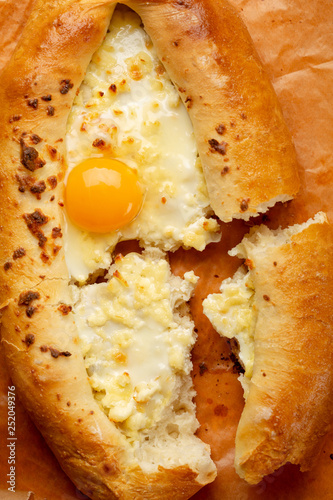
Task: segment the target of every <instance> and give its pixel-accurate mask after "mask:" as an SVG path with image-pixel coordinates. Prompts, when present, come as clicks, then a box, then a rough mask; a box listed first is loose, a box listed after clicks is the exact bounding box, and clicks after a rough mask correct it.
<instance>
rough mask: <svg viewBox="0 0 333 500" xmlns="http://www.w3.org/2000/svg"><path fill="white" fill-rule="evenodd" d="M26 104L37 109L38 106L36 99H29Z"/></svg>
mask: <svg viewBox="0 0 333 500" xmlns="http://www.w3.org/2000/svg"><path fill="white" fill-rule="evenodd" d="M28 106H30V108H33V109H37V108H38V99H29V100H28Z"/></svg>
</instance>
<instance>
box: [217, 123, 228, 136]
mask: <svg viewBox="0 0 333 500" xmlns="http://www.w3.org/2000/svg"><path fill="white" fill-rule="evenodd" d="M225 129H226V127H225V125H223V123H220V124H219V125H218V126H217V127H216V128H215V130H216V132H217V133H218V134H219V135H223V134H224V132H225Z"/></svg>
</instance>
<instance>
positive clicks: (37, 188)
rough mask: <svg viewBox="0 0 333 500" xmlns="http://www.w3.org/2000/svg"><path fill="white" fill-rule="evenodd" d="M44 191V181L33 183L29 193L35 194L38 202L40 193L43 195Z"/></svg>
mask: <svg viewBox="0 0 333 500" xmlns="http://www.w3.org/2000/svg"><path fill="white" fill-rule="evenodd" d="M45 189H46V184H45V182H44V181H38V182H35V183H34V184H33V185H32V186H31V187H30V192H31V193H32V194H36V195H37V198H38V199H39V200H40V198H41V197H40V195H41V193H44V191H45Z"/></svg>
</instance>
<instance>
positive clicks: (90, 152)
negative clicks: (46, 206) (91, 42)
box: [65, 6, 220, 283]
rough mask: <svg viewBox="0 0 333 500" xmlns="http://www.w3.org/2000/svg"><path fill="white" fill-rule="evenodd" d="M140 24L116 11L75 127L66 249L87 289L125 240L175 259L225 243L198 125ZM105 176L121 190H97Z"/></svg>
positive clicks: (78, 104)
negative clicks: (175, 254) (180, 252)
mask: <svg viewBox="0 0 333 500" xmlns="http://www.w3.org/2000/svg"><path fill="white" fill-rule="evenodd" d="M140 23H141V21H140V18H139V17H138V16H137V15H136V14H135V13H134V12H132V11H130V10H129V9H127V8H126V7H124V6H119V7H117V9H116V10H115V13H114V16H113V18H112V22H111V25H110V28H109V31H108V33H107V35H106V38H105V40H104V42H103V44H102V46H101V47H100V48H99V50H98V51H97V52H96V53H95V55H94V56H93V59H92V61H91V63H90V65H89V67H88V70H87V73H86V76H85V78H84V81H83V83H82V85H81V88H80V92H79V94H78V95H77V97H76V99H75V102H74V105H73V107H72V110H71V114H70V117H69V121H68V126H67V136H66V141H67V162H68V178H67V181H68V184H67V190H66V210H67V214H68V215H69V216H68V218H67V229H66V232H65V249H67V251H66V260H67V264H68V268H69V271H70V274H71V275H72V277H73V278H74V279H75V280H76V281H78V282H79V283H83V282H84V281H85V280H86V279H87V277H88V275H89V274H90V273H93V272H95V271H96V270H97V269H101V268H104V269H106V268H108V267H109V266H110V263H111V256H110V251H112V250H113V249H114V247H115V245H116V244H117V242H118V241H121V240H131V239H137V240H139V241H140V244H141V245H142V246H144V247H145V246H151V245H152V246H158V247H159V248H161V249H163V250H165V251H170V250H171V251H173V250H176V249H177V248H179V247H180V246H184V247H187V248H190V247H193V248H195V249H197V250H203V249H204V248H205V246H206V245H207V244H208V243H209V242H211V241H218V240H219V239H220V235H219V233H218V232H219V225H218V223H217V221H216V220H215V219H213V218H209V215H210V214H211V213H212V211H211V208H210V206H209V199H208V195H207V191H206V185H205V180H204V177H203V173H202V168H201V164H200V160H199V158H198V154H197V148H196V143H195V139H194V135H193V129H192V125H191V122H190V119H189V117H188V114H187V111H186V109H185V107H184V105H183V104H182V102H181V100H180V98H179V95H178V92H177V90H176V89H175V88H174V86H173V84H172V83H171V81H170V80H169V78H168V76H167V75H166V74H165V70H164V68H163V66H162V64H161V62H160V61H159V59H158V58H157V56H156V53H155V51H154V48H153V46H152V42H151V40H150V38H149V37H148V35H147V34H146V33H145V32H144V30H143V29H142V28H141V26H140ZM83 162H84V165H83V164H82V163H83ZM121 165H123V166H122V167H121ZM119 168H120V170H119ZM114 170H115V171H116V172H114ZM129 171H130V172H129ZM101 175H106V176H107V177H108V180H106V181H105V184H110V185H111V184H112V183H113V186H112V187H111V188H110V189H109V187H108V186H107V187H106V188H105V186H104V187H103V189H102V190H100V187H97V188H96V189H95V191H94V190H93V189H91V187H92V184H93V183H94V182H95V183H96V182H97V181H96V178H98V177H99V176H101ZM135 176H136V177H135ZM80 177H81V179H84V180H83V181H82V182H81V183H80V182H79V181H78V179H79V178H80ZM94 179H95V180H94ZM109 179H111V180H109ZM112 179H115V180H112ZM115 184H116V185H117V186H116V188H115ZM98 206H99V209H98ZM95 209H97V212H95ZM129 212H130V216H129ZM73 221H74V223H73Z"/></svg>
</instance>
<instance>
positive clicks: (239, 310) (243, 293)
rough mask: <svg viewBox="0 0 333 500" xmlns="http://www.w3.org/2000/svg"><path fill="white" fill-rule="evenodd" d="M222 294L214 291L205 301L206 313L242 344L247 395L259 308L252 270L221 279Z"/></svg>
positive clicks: (219, 329) (218, 328) (218, 327)
mask: <svg viewBox="0 0 333 500" xmlns="http://www.w3.org/2000/svg"><path fill="white" fill-rule="evenodd" d="M220 290H221V293H213V294H211V295H208V297H207V298H206V299H205V300H204V301H203V310H204V314H205V315H206V316H207V317H208V319H209V320H210V322H211V323H212V325H213V327H214V328H215V330H216V331H217V332H218V333H219V334H220V335H221V336H224V337H227V338H229V339H232V338H235V339H236V340H237V342H238V344H239V359H240V361H241V363H242V365H243V367H244V369H245V373H244V376H243V375H241V376H240V381H241V383H242V386H243V389H244V397H245V398H246V397H247V394H248V386H249V382H250V380H251V377H252V372H253V360H254V331H255V325H256V321H257V311H256V307H255V304H254V287H253V284H252V281H251V276H250V272H247V273H246V272H245V271H244V269H243V268H240V269H239V270H238V271H237V272H236V274H235V275H234V277H233V278H228V279H226V280H224V281H223V282H222V285H221V288H220Z"/></svg>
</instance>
